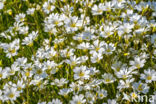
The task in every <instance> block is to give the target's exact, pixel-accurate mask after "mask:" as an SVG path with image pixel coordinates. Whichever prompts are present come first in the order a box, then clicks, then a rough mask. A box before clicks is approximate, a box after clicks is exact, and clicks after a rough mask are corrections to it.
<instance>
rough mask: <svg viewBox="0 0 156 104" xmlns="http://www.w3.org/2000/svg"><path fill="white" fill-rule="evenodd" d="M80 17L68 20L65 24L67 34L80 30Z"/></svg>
mask: <svg viewBox="0 0 156 104" xmlns="http://www.w3.org/2000/svg"><path fill="white" fill-rule="evenodd" d="M78 21H79V20H78V17H76V16H73V17H70V18H67V19H66V20H65V21H64V22H65V28H66V31H67V32H74V31H77V30H78V26H79V22H78Z"/></svg>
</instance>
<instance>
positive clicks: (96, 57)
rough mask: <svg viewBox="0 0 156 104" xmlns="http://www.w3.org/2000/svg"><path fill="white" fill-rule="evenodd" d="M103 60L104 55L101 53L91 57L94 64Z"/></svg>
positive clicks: (95, 53)
mask: <svg viewBox="0 0 156 104" xmlns="http://www.w3.org/2000/svg"><path fill="white" fill-rule="evenodd" d="M102 58H103V55H102V54H101V53H97V52H94V53H93V55H92V56H91V62H92V63H98V62H100V60H101V59H102Z"/></svg>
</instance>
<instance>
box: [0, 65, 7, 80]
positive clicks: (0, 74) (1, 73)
mask: <svg viewBox="0 0 156 104" xmlns="http://www.w3.org/2000/svg"><path fill="white" fill-rule="evenodd" d="M7 76H8V74H7V70H4V69H2V67H0V80H1V79H5V78H6V77H7Z"/></svg>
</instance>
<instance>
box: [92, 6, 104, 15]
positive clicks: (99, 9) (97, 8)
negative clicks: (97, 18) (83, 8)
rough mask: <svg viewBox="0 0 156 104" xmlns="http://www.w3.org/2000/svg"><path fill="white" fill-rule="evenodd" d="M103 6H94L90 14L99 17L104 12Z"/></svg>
mask: <svg viewBox="0 0 156 104" xmlns="http://www.w3.org/2000/svg"><path fill="white" fill-rule="evenodd" d="M104 9H105V8H104V4H102V3H100V4H99V5H98V6H97V5H96V4H95V5H94V6H93V7H92V14H93V15H101V14H102V13H103V11H104Z"/></svg>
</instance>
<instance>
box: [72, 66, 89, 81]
mask: <svg viewBox="0 0 156 104" xmlns="http://www.w3.org/2000/svg"><path fill="white" fill-rule="evenodd" d="M89 73H90V70H88V69H87V67H86V66H80V67H75V68H74V79H75V80H77V79H89V77H90V76H89Z"/></svg>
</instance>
